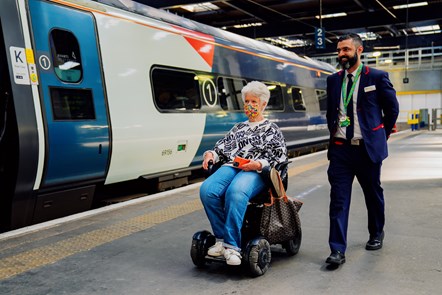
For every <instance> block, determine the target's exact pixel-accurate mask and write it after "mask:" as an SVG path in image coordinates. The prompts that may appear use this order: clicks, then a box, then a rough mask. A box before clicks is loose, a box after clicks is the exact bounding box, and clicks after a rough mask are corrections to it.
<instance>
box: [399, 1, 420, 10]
mask: <svg viewBox="0 0 442 295" xmlns="http://www.w3.org/2000/svg"><path fill="white" fill-rule="evenodd" d="M426 5H428V2H426V1H425V2H417V3H411V4H402V5H395V6H393V9H404V8H411V7H418V6H426Z"/></svg>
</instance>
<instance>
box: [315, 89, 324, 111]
mask: <svg viewBox="0 0 442 295" xmlns="http://www.w3.org/2000/svg"><path fill="white" fill-rule="evenodd" d="M316 97H317V98H318V102H319V110H320V111H327V91H325V90H316Z"/></svg>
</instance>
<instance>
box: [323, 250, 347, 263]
mask: <svg viewBox="0 0 442 295" xmlns="http://www.w3.org/2000/svg"><path fill="white" fill-rule="evenodd" d="M344 262H345V255H344V253H341V252H339V251H336V252H332V253H331V254H330V256H329V257H328V258H327V260H326V261H325V263H330V264H335V265H340V264H343V263H344Z"/></svg>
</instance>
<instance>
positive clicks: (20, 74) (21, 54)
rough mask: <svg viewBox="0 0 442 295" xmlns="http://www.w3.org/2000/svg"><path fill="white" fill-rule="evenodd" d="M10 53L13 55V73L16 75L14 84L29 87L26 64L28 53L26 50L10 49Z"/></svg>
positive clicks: (12, 47)
mask: <svg viewBox="0 0 442 295" xmlns="http://www.w3.org/2000/svg"><path fill="white" fill-rule="evenodd" d="M9 53H10V54H11V61H12V72H13V74H14V82H15V83H16V84H23V85H29V84H31V81H30V80H29V71H28V64H27V62H26V53H25V49H24V48H20V47H14V46H11V47H9Z"/></svg>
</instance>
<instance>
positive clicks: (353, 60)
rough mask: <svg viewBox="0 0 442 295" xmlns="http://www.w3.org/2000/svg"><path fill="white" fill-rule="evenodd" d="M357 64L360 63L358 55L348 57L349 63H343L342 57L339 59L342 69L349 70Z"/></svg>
mask: <svg viewBox="0 0 442 295" xmlns="http://www.w3.org/2000/svg"><path fill="white" fill-rule="evenodd" d="M357 62H358V54H357V53H355V55H353V57H348V58H347V61H345V62H342V57H341V58H340V59H339V63H340V64H341V67H342V68H343V69H344V70H348V69H349V68H351V67H352V66H354V65H355V64H356V63H357Z"/></svg>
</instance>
